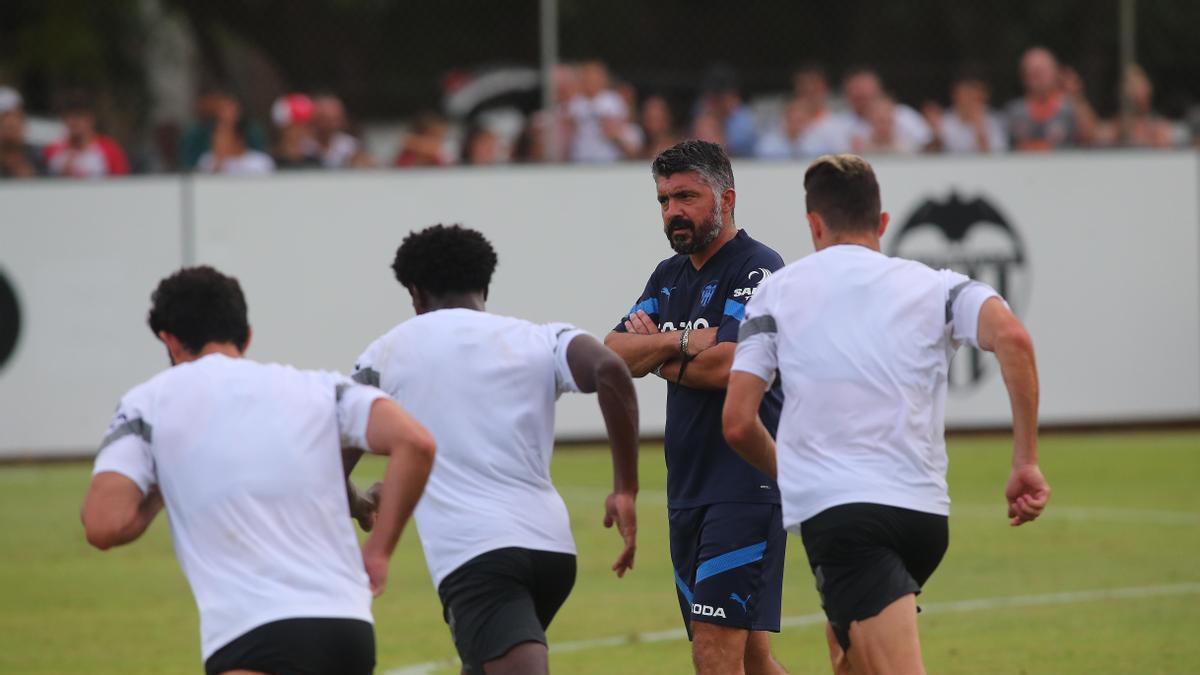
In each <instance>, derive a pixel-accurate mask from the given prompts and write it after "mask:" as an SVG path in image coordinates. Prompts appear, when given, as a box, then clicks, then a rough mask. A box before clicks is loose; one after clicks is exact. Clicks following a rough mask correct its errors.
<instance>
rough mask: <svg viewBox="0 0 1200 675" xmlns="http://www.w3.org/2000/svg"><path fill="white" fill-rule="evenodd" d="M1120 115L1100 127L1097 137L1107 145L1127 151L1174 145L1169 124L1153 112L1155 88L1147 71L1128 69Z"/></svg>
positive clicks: (1168, 121) (1135, 67) (1132, 67)
mask: <svg viewBox="0 0 1200 675" xmlns="http://www.w3.org/2000/svg"><path fill="white" fill-rule="evenodd" d="M1120 93H1121V103H1122V107H1121V112H1120V113H1119V114H1118V116H1117V118H1116V119H1113V120H1109V121H1108V122H1106V123H1104V124H1103V125H1101V128H1100V130H1099V133H1098V136H1100V138H1101V139H1102V141H1103V142H1104V143H1105V144H1106V145H1119V146H1123V147H1130V148H1169V147H1171V146H1172V145H1174V142H1175V139H1174V129H1173V126H1172V124H1171V121H1170V120H1168V119H1166V118H1164V117H1162V116H1160V115H1159V114H1158V113H1157V112H1155V110H1154V85H1153V84H1151V82H1150V78H1149V77H1147V76H1146V71H1144V70H1142V68H1141V67H1140V66H1138V65H1130V66H1129V67H1128V68H1126V70H1125V75H1124V76H1123V77H1122V78H1121V92H1120Z"/></svg>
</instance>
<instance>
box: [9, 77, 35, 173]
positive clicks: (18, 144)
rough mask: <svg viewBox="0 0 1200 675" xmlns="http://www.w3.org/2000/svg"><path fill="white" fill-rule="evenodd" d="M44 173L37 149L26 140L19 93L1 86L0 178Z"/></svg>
mask: <svg viewBox="0 0 1200 675" xmlns="http://www.w3.org/2000/svg"><path fill="white" fill-rule="evenodd" d="M45 174H46V165H45V164H43V163H42V158H41V156H40V155H39V154H38V151H37V148H35V147H33V146H32V145H30V144H29V143H27V142H25V109H24V101H23V100H22V99H21V94H19V93H17V90H15V89H13V88H11V87H3V86H0V178H32V177H34V176H43V175H45Z"/></svg>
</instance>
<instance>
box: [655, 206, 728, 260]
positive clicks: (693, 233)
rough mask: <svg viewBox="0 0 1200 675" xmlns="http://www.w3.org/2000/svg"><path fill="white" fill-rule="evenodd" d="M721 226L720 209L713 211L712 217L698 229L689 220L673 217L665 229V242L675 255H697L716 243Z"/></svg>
mask: <svg viewBox="0 0 1200 675" xmlns="http://www.w3.org/2000/svg"><path fill="white" fill-rule="evenodd" d="M722 225H723V223H722V222H721V210H720V208H716V209H713V212H712V215H710V216H709V217H708V218H707V219H705V221H704V222H703V223H701V224H700V227H699V228H697V227H696V224H695V223H693V222H692V221H691V219H689V218H685V217H683V216H675V217H674V218H672V219H671V221H670V222H669V223H667V226H666V228H665V229H666V233H667V241H668V242H670V243H671V248H672V249H673V250H674V251H675V252H676V253H682V254H684V255H691V254H693V253H698V252H700V251H703V250H704V249H706V248H708V245H709V244H711V243H713V242H714V241H716V239H717V235H719V234H720V233H721V226H722ZM681 228H682V229H681Z"/></svg>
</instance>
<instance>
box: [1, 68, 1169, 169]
mask: <svg viewBox="0 0 1200 675" xmlns="http://www.w3.org/2000/svg"><path fill="white" fill-rule="evenodd" d="M1019 68H1020V79H1021V83H1022V87H1023V90H1024V93H1023V95H1022V96H1020V97H1019V98H1017V99H1015V100H1012V101H1010V102H1008V103H1007V104H1004V105H1002V106H998V105H996V103H995V102H994V101H992V98H991V90H990V87H989V85H988V82H987V80H986V79H985V78H984V77H982V76H980V75H979V74H976V73H970V72H963V73H962V74H961V75H960V76H959V77H957V78H956V79H955V80H954V81H953V82H952V83H951V85H950V87H949V91H948V92H947V94H948V97H947V100H948V105H943V104H942V103H941V102H937V101H925V102H923V103H921V104H920V106H919V110H918V108H914V107H913V106H911V105H908V104H906V103H904V102H902V101H900V100H897V98H896V97H895V96H893V95H892V94H891V93H890V92H889V90H888V88H887V87H886V84H885V83H884V82H883V81H882V79H881V78H880V76H879V74H878V73H877V72H875V71H874V70H872V69H870V68H855V69H851V70H850V71H848V72H846V73H844V74H843V75H842V77H841V79H840V82H839V86H838V87H837V88H836V90H835V88H834V86H833V83H832V82H831V80H830V78H829V76H828V74H827V72H826V71H825V70H824V69H823V68H822V67H821V66H819V65H808V66H803V67H801V68H798V69H797V70H796V72H795V73H794V75H793V77H792V82H791V88H790V90H789V91H787V92H786V93H785V94H784V95H782V96H780V95H775V96H761V97H758V98H756V99H755V100H754V101H747V100H746V99H745V98H744V97H743V92H742V89H741V87H740V86H739V82H738V77H737V74H736V73H735V72H734V71H733V70H732V69H730V68H728V67H715V68H713V69H712V70H711V71H710V72H709V73H708V75H707V76H706V77H705V78H704V79H703V81H702V83H701V86H700V88H699V89H700V90H699V93H698V95H695V96H694V98H692V99H691V100H690V102H688V101H685V102H684V104H683V105H681V104H680V101H679V100H678V99H677V98H675V99H672V98H670V97H669V96H667V95H665V94H663V93H657V92H642V95H641V96H639V92H638V91H637V90H636V89H635V88H634V87H633V86H632V85H630V84H629V83H624V82H620V81H618V80H616V79H615V78H614V77H613V76H612V74H611V73H610V72H609V70H608V68H607V67H606V66H605V65H604V64H603V63H601V62H599V61H587V62H582V63H573V64H564V65H560V66H558V67H557V68H556V70H555V71H554V73H553V86H554V92H553V98H554V101H555V103H554V106H553V107H552V108H551V109H549V110H540V111H535V112H532V113H529V114H528V115H526V116H524V117H523V118H522V119H523V121H522V123H521V124H520V125H519V126H518V127H517V128H516V129H513V128H511V127H509V128H499V127H497V126H495V125H489V124H488V123H487V119H486V118H485V116H475V117H471V118H469V119H466V120H451V119H448V118H447V117H446V116H443V115H441V114H439V113H436V112H432V111H426V112H422V113H419V114H417V115H415V116H414V117H413V118H411V119H410V120H408V122H407V123H406V125H405V129H404V131H403V132H402V135H401V136H402V137H401V138H400V139H399V142H398V144H397V145H396V148H397V150H396V152H395V154H394V155H393V156H392V157H379V156H372V153H371V152H369V150H368V148H367V146H366V145H365V144H364V143H363V142H362V140H361V139H360V138H359V137H358V136H356V135H354V134H352V133H351V131H350V126H349V124H348V120H347V114H346V109H345V106H344V105H343V103H342V101H341V100H340V99H339V98H338V97H337V96H336V95H335V94H333V93H331V92H314V93H311V94H306V93H292V94H287V95H285V96H281V97H280V98H278V99H277V100H276V101H275V102H274V105H273V106H272V107H271V110H270V123H269V125H262V124H259V123H258V122H256V121H255V120H253V119H250V118H249V116H248V115H247V113H246V110H245V109H244V107H243V105H242V104H241V103H240V102H239V100H238V98H237V97H236V96H235V95H233V94H232V93H231V92H229V91H224V90H211V91H206V92H204V93H202V94H201V95H200V96H199V97H198V99H197V102H196V117H195V120H194V121H193V122H192V123H191V124H190V126H188V127H187V128H186V129H184V130H183V132H182V133H181V134H179V135H178V141H177V145H178V148H177V153H178V157H177V158H175V157H172V158H171V161H170V162H160V163H159V164H158V165H159V166H163V165H165V166H178V167H179V168H180V169H181V170H184V171H195V172H199V173H222V174H236V175H255V174H267V173H272V172H275V171H280V170H288V169H349V168H367V167H376V166H395V167H441V166H450V165H455V164H466V165H486V164H503V163H530V162H576V163H606V162H617V161H621V160H629V159H646V158H650V157H653V156H655V155H656V154H657V153H658V152H660V151H661V150H663V149H664V148H667V147H669V146H671V145H673V144H674V143H676V142H678V141H679V140H681V139H683V138H689V137H690V138H701V139H705V140H709V141H713V142H716V143H720V144H722V145H723V146H725V148H726V149H727V150H728V151H729V153H730V154H731V155H732V156H734V157H756V158H762V159H776V160H780V159H809V158H812V157H816V156H818V155H821V154H826V153H837V152H855V153H865V154H878V153H900V154H916V153H995V152H1005V151H1049V150H1057V149H1062V148H1086V147H1126V148H1128V147H1137V148H1169V147H1184V146H1188V145H1190V144H1191V143H1192V142H1193V140H1192V134H1191V133H1190V131H1189V129H1188V128H1187V127H1186V126H1185V125H1184V124H1182V123H1181V122H1177V121H1172V120H1169V119H1166V118H1164V117H1162V116H1161V115H1160V114H1159V113H1158V112H1157V111H1156V110H1155V107H1154V88H1153V84H1152V83H1151V81H1150V78H1149V77H1148V76H1147V74H1146V73H1145V72H1144V71H1143V70H1142V69H1140V68H1138V67H1137V66H1131V67H1129V68H1128V69H1127V70H1126V71H1125V72H1124V73H1123V76H1122V81H1121V82H1120V85H1119V92H1118V98H1119V101H1120V107H1119V111H1118V112H1117V113H1116V114H1115V115H1114V116H1113V117H1111V118H1109V119H1102V118H1100V117H1099V116H1098V115H1097V114H1096V112H1095V110H1094V108H1093V106H1092V105H1091V104H1090V102H1089V100H1088V97H1087V94H1086V91H1085V89H1084V86H1083V82H1082V80H1081V78H1080V77H1079V75H1078V74H1077V73H1076V72H1075V70H1074V69H1072V68H1071V67H1069V66H1065V65H1063V64H1060V63H1059V62H1058V60H1057V59H1056V58H1055V56H1054V55H1053V54H1052V53H1051V52H1050V51H1049V50H1047V49H1045V48H1041V47H1035V48H1032V49H1029V50H1028V51H1026V52H1025V53H1024V54H1023V56H1022V57H1021V60H1020V64H1019ZM57 112H58V115H59V117H60V119H61V127H62V129H63V133H62V136H61V138H58V139H56V140H53V141H51V142H49V143H45V144H43V145H41V146H40V147H38V146H35V145H34V144H32V143H30V142H29V141H28V140H27V138H26V136H25V113H24V105H23V101H22V97H21V95H20V93H19V92H17V91H16V90H14V89H13V88H11V87H6V86H0V177H4V178H10V177H35V176H64V177H75V178H91V177H101V176H119V175H123V174H127V173H129V172H130V162H129V161H128V159H127V158H126V154H125V152H124V151H123V150H122V148H121V147H120V145H118V143H117V142H116V141H115V140H114V139H113V138H111V137H109V136H106V135H104V134H103V133H100V131H99V124H98V120H97V111H96V108H95V107H94V105H93V103H92V102H91V101H89V100H88V98H87V97H84V96H78V95H76V96H71V97H67V98H66V99H64V100H63V101H62V102H61V104H60V105H59V106H58V110H57ZM168 151H169V152H175V151H176V150H175V149H174V148H172V149H169V150H168Z"/></svg>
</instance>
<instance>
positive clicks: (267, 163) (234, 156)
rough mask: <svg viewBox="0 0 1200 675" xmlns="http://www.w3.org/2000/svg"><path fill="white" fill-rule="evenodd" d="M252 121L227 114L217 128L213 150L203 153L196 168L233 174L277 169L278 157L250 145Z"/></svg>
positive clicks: (214, 133) (257, 174) (257, 173)
mask: <svg viewBox="0 0 1200 675" xmlns="http://www.w3.org/2000/svg"><path fill="white" fill-rule="evenodd" d="M248 128H249V125H248V124H247V123H246V119H245V118H244V117H242V116H240V115H239V116H238V117H237V118H235V119H230V118H228V117H227V116H225V115H223V116H222V117H221V119H219V120H218V121H217V126H216V128H214V129H213V135H212V138H213V144H212V150H209V151H208V152H206V153H204V154H203V155H201V156H200V160H199V161H198V162H196V170H197V171H201V172H203V173H220V174H227V175H230V176H262V175H265V174H269V173H273V172H274V171H275V160H273V159H271V156H270V155H268V154H267V153H265V152H262V151H259V150H254V149H252V148H250V147H249V145H248V141H247V140H246V136H247V130H248Z"/></svg>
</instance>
